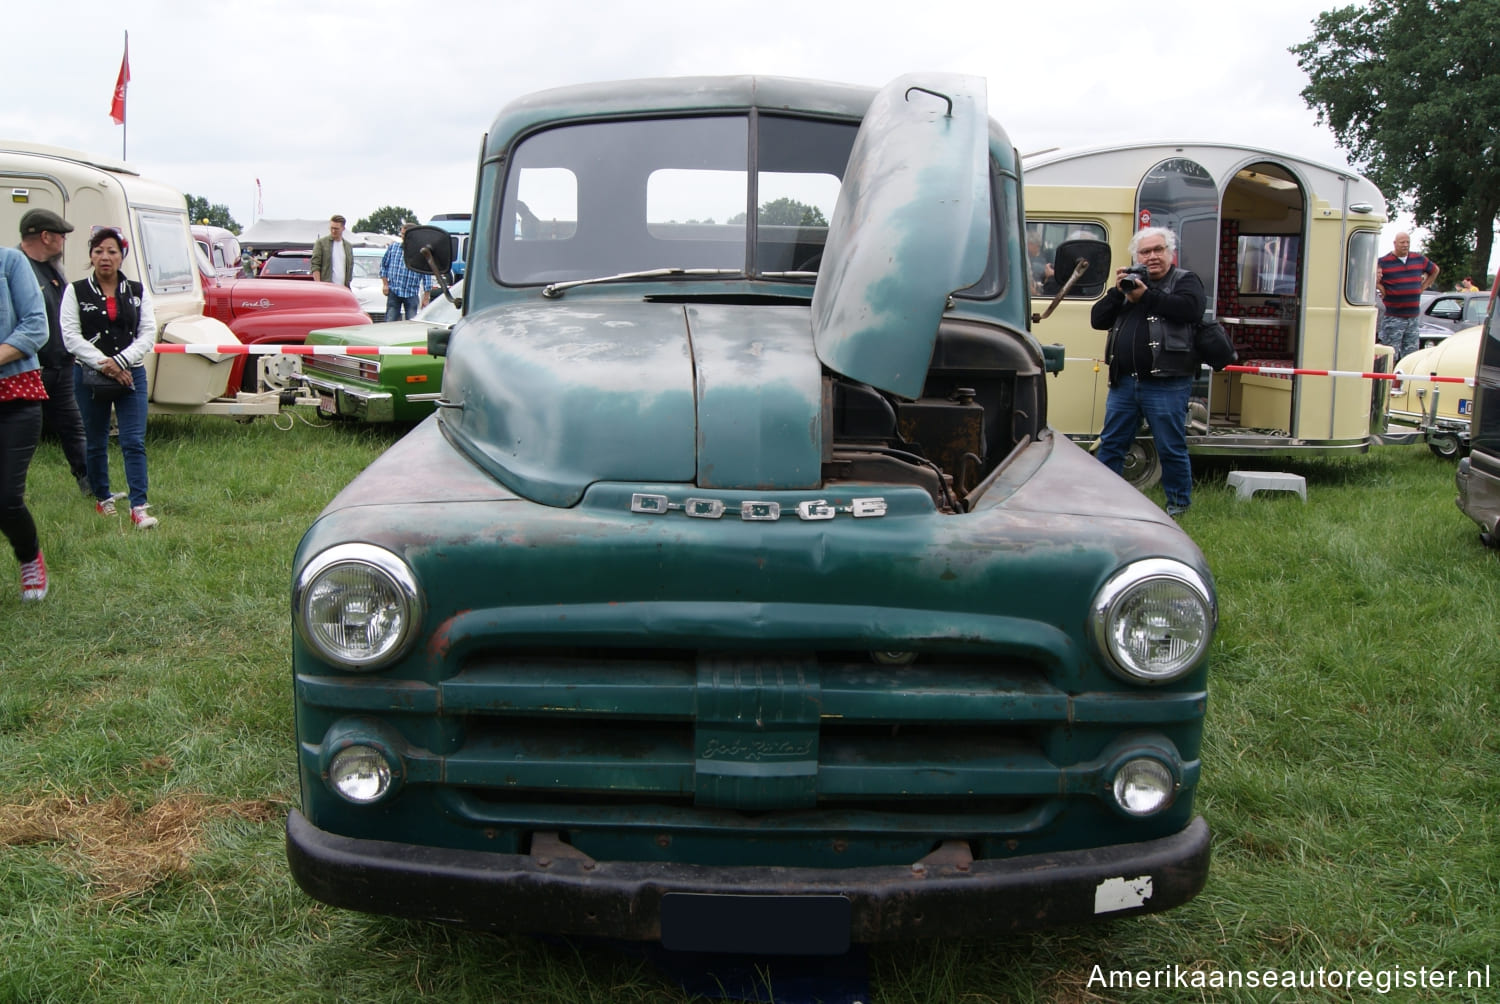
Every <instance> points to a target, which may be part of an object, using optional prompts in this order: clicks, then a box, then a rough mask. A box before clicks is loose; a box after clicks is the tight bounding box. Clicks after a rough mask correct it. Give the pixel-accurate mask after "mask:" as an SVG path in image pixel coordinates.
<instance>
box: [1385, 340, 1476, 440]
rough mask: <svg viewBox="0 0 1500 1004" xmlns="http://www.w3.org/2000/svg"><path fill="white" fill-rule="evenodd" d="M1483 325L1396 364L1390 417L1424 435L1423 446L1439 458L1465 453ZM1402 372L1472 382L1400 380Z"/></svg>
mask: <svg viewBox="0 0 1500 1004" xmlns="http://www.w3.org/2000/svg"><path fill="white" fill-rule="evenodd" d="M1483 333H1484V328H1483V327H1479V326H1476V327H1472V328H1464V329H1463V330H1462V331H1457V332H1454V333H1453V334H1452V335H1450V336H1448V337H1447V338H1445V339H1443V340H1442V341H1441V342H1438V343H1437V344H1436V345H1434V346H1432V347H1431V348H1426V349H1418V350H1417V351H1415V352H1413V353H1412V354H1411V355H1408V356H1404V357H1403V358H1402V359H1401V361H1400V362H1398V363H1397V364H1396V373H1397V374H1398V376H1397V378H1396V379H1395V380H1394V381H1393V382H1392V384H1391V399H1390V405H1389V417H1390V420H1391V421H1392V422H1395V423H1400V424H1403V425H1414V426H1416V427H1417V428H1419V429H1421V430H1422V432H1424V433H1425V434H1426V438H1427V446H1428V448H1429V449H1431V450H1432V452H1433V453H1435V454H1437V455H1438V456H1440V457H1449V458H1453V459H1457V458H1458V457H1460V456H1463V455H1464V454H1466V453H1468V452H1469V419H1470V417H1471V416H1472V415H1473V414H1474V387H1473V382H1472V381H1473V379H1474V367H1475V364H1476V362H1477V361H1478V359H1479V339H1480V337H1481V335H1483ZM1400 374H1411V375H1413V376H1418V375H1422V376H1427V375H1433V374H1435V375H1437V376H1440V377H1465V378H1467V379H1468V380H1469V381H1470V383H1467V384H1463V383H1449V382H1447V381H1443V382H1436V381H1432V380H1403V379H1401V376H1400Z"/></svg>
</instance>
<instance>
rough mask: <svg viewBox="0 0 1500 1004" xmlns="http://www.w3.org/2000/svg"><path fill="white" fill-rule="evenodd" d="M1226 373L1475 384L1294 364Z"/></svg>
mask: <svg viewBox="0 0 1500 1004" xmlns="http://www.w3.org/2000/svg"><path fill="white" fill-rule="evenodd" d="M1224 372H1226V373H1259V374H1260V375H1262V376H1326V377H1357V378H1359V379H1361V380H1428V381H1431V382H1432V383H1461V384H1467V385H1468V386H1470V387H1472V386H1474V378H1473V377H1459V376H1438V375H1437V374H1436V373H1363V372H1360V371H1359V370H1307V369H1298V368H1296V367H1292V366H1225V367H1224Z"/></svg>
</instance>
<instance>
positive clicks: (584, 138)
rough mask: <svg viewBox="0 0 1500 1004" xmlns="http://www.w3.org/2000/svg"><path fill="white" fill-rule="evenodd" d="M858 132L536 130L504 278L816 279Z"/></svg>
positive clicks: (773, 121) (520, 184)
mask: <svg viewBox="0 0 1500 1004" xmlns="http://www.w3.org/2000/svg"><path fill="white" fill-rule="evenodd" d="M856 130H857V124H856V123H852V122H830V121H824V120H812V119H796V118H791V117H787V116H775V115H759V116H753V117H751V116H745V115H734V116H696V117H691V118H672V119H647V120H632V121H615V122H592V123H585V124H579V125H568V126H561V127H558V128H555V129H549V130H546V131H545V132H540V133H537V134H535V135H533V136H530V137H528V138H527V139H525V140H523V141H522V142H521V143H520V144H519V145H518V146H517V148H516V151H515V155H514V157H513V158H512V160H511V165H512V166H511V169H510V172H509V175H508V177H507V179H506V189H505V202H504V208H503V210H502V213H503V215H502V219H504V220H506V221H507V224H506V225H505V226H502V227H500V228H499V229H498V232H497V233H498V245H499V246H498V248H497V250H496V260H497V261H498V262H499V272H500V276H499V277H500V280H501V281H502V282H505V283H507V284H511V285H526V284H533V283H551V282H566V281H569V280H574V279H587V278H592V277H597V276H604V275H612V274H617V273H625V272H641V271H647V270H654V269H680V268H687V269H730V270H734V271H736V272H738V271H745V272H748V273H776V272H792V271H800V272H808V273H811V272H815V271H816V270H817V267H818V263H819V260H820V258H821V256H822V251H823V243H824V240H825V239H826V237H827V234H828V223H829V221H830V220H831V219H832V218H833V209H834V204H835V203H836V202H837V200H838V192H839V185H840V183H841V181H842V178H843V175H844V169H845V166H846V165H847V163H848V161H849V150H850V148H851V147H852V146H853V143H854V136H855V132H856ZM752 137H753V140H752ZM752 142H753V143H754V153H755V156H754V158H753V160H752V158H751V149H752ZM752 163H753V164H755V165H756V167H755V170H754V171H753V172H752V170H751V167H750V165H751V164H752ZM752 206H754V207H758V208H757V209H755V211H754V212H753V214H752V212H751V207H752Z"/></svg>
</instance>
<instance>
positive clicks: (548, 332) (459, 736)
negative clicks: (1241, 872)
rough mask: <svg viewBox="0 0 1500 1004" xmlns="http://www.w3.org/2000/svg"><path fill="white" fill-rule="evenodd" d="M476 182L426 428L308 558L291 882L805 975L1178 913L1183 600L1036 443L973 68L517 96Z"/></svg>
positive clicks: (1202, 842) (1135, 504) (1201, 690)
mask: <svg viewBox="0 0 1500 1004" xmlns="http://www.w3.org/2000/svg"><path fill="white" fill-rule="evenodd" d="M478 192H479V200H478V211H477V213H476V215H475V218H474V232H473V240H472V243H471V247H470V257H469V261H468V271H467V274H466V283H467V288H466V289H465V296H464V308H463V317H462V318H461V319H460V320H459V321H458V322H457V323H455V324H454V325H453V327H452V329H451V335H450V337H448V338H447V339H446V343H445V342H444V340H443V339H434V342H433V347H434V349H437V350H445V351H446V353H447V355H446V360H447V362H446V366H447V369H446V371H445V373H444V375H443V386H442V394H443V396H442V399H441V400H440V401H438V402H437V403H438V411H437V413H436V414H435V415H434V416H433V417H432V418H429V419H428V420H426V421H424V422H423V423H422V424H420V425H419V426H417V427H416V428H415V429H414V430H413V431H412V432H411V433H409V434H408V435H407V436H406V437H405V438H403V439H402V440H401V441H400V442H398V443H397V444H396V445H395V446H393V447H392V448H391V449H390V450H389V451H388V452H387V453H386V454H385V455H384V456H382V457H381V458H379V459H378V460H377V461H376V462H375V463H374V464H372V465H371V466H370V468H369V469H368V470H366V471H365V472H364V473H363V474H361V475H360V476H359V477H358V478H357V479H356V480H355V481H354V482H352V483H351V484H350V485H349V486H348V487H347V488H346V489H345V490H344V491H343V492H341V493H340V494H339V495H338V497H337V498H335V499H334V500H333V501H332V502H331V503H330V504H329V505H328V507H327V508H326V509H325V510H324V512H323V513H322V514H321V516H320V517H319V518H318V520H317V521H316V523H315V524H314V525H313V526H312V527H311V528H309V529H308V531H307V533H306V535H305V536H304V538H303V539H302V542H301V544H300V546H299V547H298V549H297V553H296V557H295V561H294V568H293V573H292V574H293V582H292V609H293V619H294V624H295V632H294V641H293V651H292V670H293V677H294V686H295V699H296V731H297V755H298V762H299V766H300V772H301V787H302V794H301V805H300V808H299V809H298V810H297V811H294V812H292V813H291V814H290V817H289V819H288V823H287V851H288V856H289V859H290V862H291V868H292V872H293V874H294V876H295V878H296V880H297V882H298V883H299V884H300V885H301V887H302V888H303V889H304V890H306V891H307V892H308V893H310V894H311V895H313V896H315V897H317V898H318V899H320V900H323V901H325V902H327V903H330V904H334V905H336V906H340V907H346V908H351V909H355V910H361V911H367V912H374V913H387V914H395V915H401V916H408V917H422V918H431V919H436V920H442V921H451V922H456V923H462V924H466V925H475V926H480V927H486V928H491V929H496V930H510V931H530V932H558V933H567V934H582V935H601V936H608V937H613V938H623V939H637V940H658V939H659V940H660V941H661V942H662V943H663V944H664V945H666V946H667V947H668V948H670V949H678V950H697V951H731V952H746V953H778V952H799V953H838V952H842V951H844V950H846V949H847V948H848V946H849V945H850V944H851V943H854V942H873V941H883V940H898V939H910V938H920V937H939V936H950V935H968V936H972V935H992V934H995V933H996V932H1001V931H1008V930H1011V929H1013V928H1017V927H1025V926H1033V925H1044V924H1070V923H1075V922H1079V921H1085V920H1093V919H1097V918H1115V917H1124V916H1129V915H1133V914H1140V913H1146V912H1152V911H1158V910H1164V909H1167V908H1169V907H1172V906H1174V905H1177V904H1179V903H1182V902H1184V901H1185V900H1187V899H1189V898H1190V897H1192V896H1193V895H1194V894H1195V893H1196V892H1197V891H1198V890H1199V889H1200V888H1201V887H1202V885H1203V883H1204V881H1205V877H1206V873H1207V868H1208V859H1209V831H1208V826H1207V824H1206V823H1205V822H1204V821H1203V819H1202V818H1201V817H1199V816H1197V815H1196V814H1195V812H1194V807H1193V802H1194V795H1195V792H1196V789H1197V785H1198V781H1199V772H1200V762H1199V750H1200V741H1201V736H1202V727H1203V716H1204V711H1205V704H1206V699H1207V694H1206V688H1207V676H1208V662H1207V655H1208V650H1209V646H1210V642H1211V640H1212V636H1213V632H1214V629H1215V626H1216V620H1217V604H1216V599H1215V593H1214V589H1213V585H1212V579H1211V576H1210V573H1209V570H1208V568H1207V567H1206V565H1205V562H1204V560H1203V556H1202V554H1201V553H1200V552H1199V550H1198V548H1197V547H1196V546H1194V544H1193V542H1192V541H1191V540H1190V539H1189V538H1188V537H1187V536H1186V535H1185V534H1184V533H1183V532H1182V531H1181V530H1180V529H1179V528H1178V527H1177V526H1176V524H1174V523H1173V522H1172V521H1171V520H1170V519H1168V518H1166V516H1165V515H1164V514H1163V513H1162V512H1161V510H1160V509H1158V508H1157V507H1156V506H1154V505H1152V504H1151V503H1150V502H1149V501H1148V500H1147V499H1145V498H1144V497H1143V496H1141V495H1140V494H1138V493H1137V492H1136V491H1135V490H1134V489H1132V488H1131V487H1129V486H1128V485H1127V484H1125V482H1123V481H1122V480H1120V479H1119V478H1117V477H1116V476H1114V475H1113V474H1111V473H1110V472H1109V471H1108V470H1107V469H1106V468H1104V467H1103V466H1102V465H1101V464H1099V463H1098V462H1097V461H1096V460H1094V459H1093V458H1092V457H1091V456H1089V455H1088V454H1087V453H1085V452H1084V451H1082V450H1081V449H1079V448H1078V447H1076V446H1074V445H1073V444H1072V443H1070V442H1069V441H1068V440H1067V438H1066V437H1063V436H1060V435H1056V434H1054V433H1053V431H1052V430H1051V429H1049V428H1048V426H1047V422H1046V414H1047V391H1048V374H1049V372H1052V371H1056V370H1057V369H1058V368H1060V367H1061V365H1062V357H1061V353H1058V352H1053V351H1050V350H1048V349H1046V348H1044V347H1043V346H1042V345H1040V344H1038V343H1037V341H1036V340H1035V339H1034V338H1033V337H1032V336H1031V335H1030V334H1029V331H1028V328H1029V317H1030V314H1031V304H1030V301H1029V289H1030V284H1029V283H1028V282H1027V263H1026V258H1025V250H1024V248H1025V245H1024V243H1023V229H1022V224H1023V216H1022V213H1021V209H1020V205H1019V197H1020V192H1021V177H1020V162H1019V159H1018V157H1017V155H1016V153H1015V151H1014V149H1013V147H1012V145H1011V143H1010V141H1009V140H1008V139H1007V138H1006V135H1005V133H1004V131H1003V130H1002V129H1001V128H1000V126H999V125H998V124H996V123H994V122H993V121H991V120H990V118H989V116H988V113H987V111H986V107H985V92H984V83H983V81H982V80H978V79H975V78H969V77H959V76H951V75H931V74H929V75H916V76H909V77H903V78H900V79H898V80H896V81H893V82H892V83H891V84H890V85H888V86H887V87H885V88H883V89H881V90H879V91H875V90H871V89H868V88H862V87H852V86H842V85H835V84H825V83H818V82H813V81H807V80H791V79H777V78H767V77H727V78H694V79H659V80H644V81H628V82H621V83H600V84H590V85H586V86H579V87H571V88H564V89H560V90H552V91H546V92H543V93H539V94H535V95H532V96H529V97H525V98H522V99H520V100H518V101H516V102H514V103H512V104H510V105H509V106H507V107H506V108H504V109H503V110H502V111H501V112H500V114H499V116H498V117H497V118H496V120H495V122H494V124H493V127H492V128H491V130H490V131H489V133H488V136H487V138H486V140H485V143H484V147H483V153H482V158H481V164H480V169H479V176H478ZM416 243H418V241H416V240H414V238H413V237H412V236H410V235H409V237H408V245H409V246H408V247H407V249H406V250H407V252H408V254H407V257H408V261H413V260H418V259H419V255H418V252H420V250H421V248H420V247H417V246H414V245H415V244H416ZM435 246H436V245H435V244H434V245H429V248H431V247H435ZM386 327H389V325H387V326H386Z"/></svg>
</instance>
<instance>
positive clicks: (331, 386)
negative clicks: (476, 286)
mask: <svg viewBox="0 0 1500 1004" xmlns="http://www.w3.org/2000/svg"><path fill="white" fill-rule="evenodd" d="M452 294H453V295H452V296H451V297H445V296H437V295H435V298H434V299H433V301H432V302H431V303H429V304H428V305H427V306H425V307H423V308H422V309H421V310H419V311H418V312H417V316H416V318H415V319H413V320H410V321H391V322H389V323H386V324H360V325H354V326H351V327H344V328H319V329H316V330H314V331H312V332H309V333H308V336H307V344H308V345H367V346H368V345H374V346H396V347H399V348H411V347H413V346H425V345H426V344H427V336H428V333H429V332H430V331H431V330H432V329H433V328H434V327H444V328H446V327H451V326H452V325H453V322H454V321H457V320H458V318H459V313H460V309H459V305H460V304H461V303H462V302H463V283H461V282H460V283H458V284H457V285H455V286H454V287H453V290H452ZM302 380H303V382H304V383H305V384H307V386H308V389H309V390H311V391H312V392H313V393H314V394H316V395H317V397H318V411H319V412H320V413H321V414H323V415H325V416H327V417H329V418H349V419H355V420H358V421H362V422H418V421H421V420H422V419H424V418H426V417H427V416H428V415H431V414H432V412H433V408H434V406H435V402H436V401H437V400H438V398H440V397H442V385H443V360H442V359H441V358H439V357H437V356H430V355H319V356H303V357H302Z"/></svg>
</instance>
